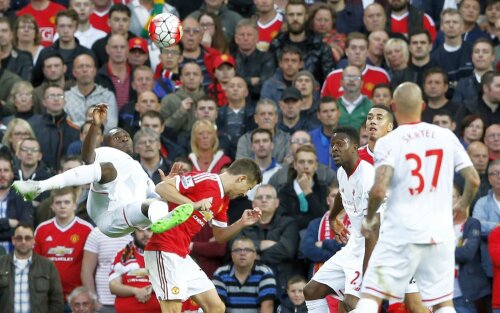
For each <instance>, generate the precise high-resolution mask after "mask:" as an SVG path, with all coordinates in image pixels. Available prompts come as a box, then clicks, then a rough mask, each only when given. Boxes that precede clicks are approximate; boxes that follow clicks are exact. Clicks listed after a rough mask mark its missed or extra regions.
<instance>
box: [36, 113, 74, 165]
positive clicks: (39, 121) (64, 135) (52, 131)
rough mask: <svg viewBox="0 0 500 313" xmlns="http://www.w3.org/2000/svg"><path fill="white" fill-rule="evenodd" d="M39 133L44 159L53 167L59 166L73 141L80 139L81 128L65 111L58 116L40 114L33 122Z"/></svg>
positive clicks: (38, 137)
mask: <svg viewBox="0 0 500 313" xmlns="http://www.w3.org/2000/svg"><path fill="white" fill-rule="evenodd" d="M31 126H32V127H33V131H34V132H35V134H37V135H38V136H37V139H38V142H39V143H40V148H41V151H42V155H43V156H42V161H43V162H45V164H47V166H49V167H51V168H52V169H55V170H56V169H58V168H59V162H60V161H61V158H62V157H63V156H64V155H65V154H66V151H67V150H68V147H69V145H70V144H71V143H72V142H73V141H77V140H80V128H79V127H78V126H76V125H75V124H73V123H72V122H71V121H70V120H69V118H68V116H67V115H66V113H65V112H64V111H63V112H62V113H61V114H59V115H58V116H52V115H50V114H48V113H45V114H43V115H39V116H38V117H37V118H35V119H34V120H33V123H32V124H31Z"/></svg>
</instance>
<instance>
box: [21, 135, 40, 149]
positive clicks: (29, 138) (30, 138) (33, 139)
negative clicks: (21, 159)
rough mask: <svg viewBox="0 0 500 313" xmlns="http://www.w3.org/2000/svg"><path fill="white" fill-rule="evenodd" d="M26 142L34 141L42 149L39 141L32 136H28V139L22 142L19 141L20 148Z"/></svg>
mask: <svg viewBox="0 0 500 313" xmlns="http://www.w3.org/2000/svg"><path fill="white" fill-rule="evenodd" d="M26 141H34V142H36V143H37V144H38V146H39V147H40V142H39V141H38V139H36V138H35V137H32V136H28V137H26V138H23V139H21V140H19V147H21V145H22V144H23V143H25V142H26Z"/></svg>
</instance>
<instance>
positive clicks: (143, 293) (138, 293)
mask: <svg viewBox="0 0 500 313" xmlns="http://www.w3.org/2000/svg"><path fill="white" fill-rule="evenodd" d="M134 296H135V298H136V299H137V301H139V302H140V303H146V302H148V300H149V298H151V286H146V287H143V288H135V289H134Z"/></svg>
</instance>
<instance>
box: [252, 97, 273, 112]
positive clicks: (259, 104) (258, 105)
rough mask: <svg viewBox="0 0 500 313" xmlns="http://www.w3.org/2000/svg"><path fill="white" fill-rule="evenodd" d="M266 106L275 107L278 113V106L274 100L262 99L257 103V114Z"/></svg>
mask: <svg viewBox="0 0 500 313" xmlns="http://www.w3.org/2000/svg"><path fill="white" fill-rule="evenodd" d="M264 105H271V106H273V108H274V112H275V113H278V105H277V104H276V102H274V100H272V99H269V98H264V99H260V100H259V101H257V105H255V114H257V112H258V111H259V110H260V108H261V107H262V106H264Z"/></svg>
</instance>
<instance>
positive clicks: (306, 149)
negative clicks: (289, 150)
mask: <svg viewBox="0 0 500 313" xmlns="http://www.w3.org/2000/svg"><path fill="white" fill-rule="evenodd" d="M300 152H307V153H313V154H314V155H315V156H316V160H317V158H318V153H317V152H316V148H315V147H314V146H313V145H302V146H300V147H298V148H297V151H295V155H294V156H293V160H294V161H297V155H299V153H300Z"/></svg>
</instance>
